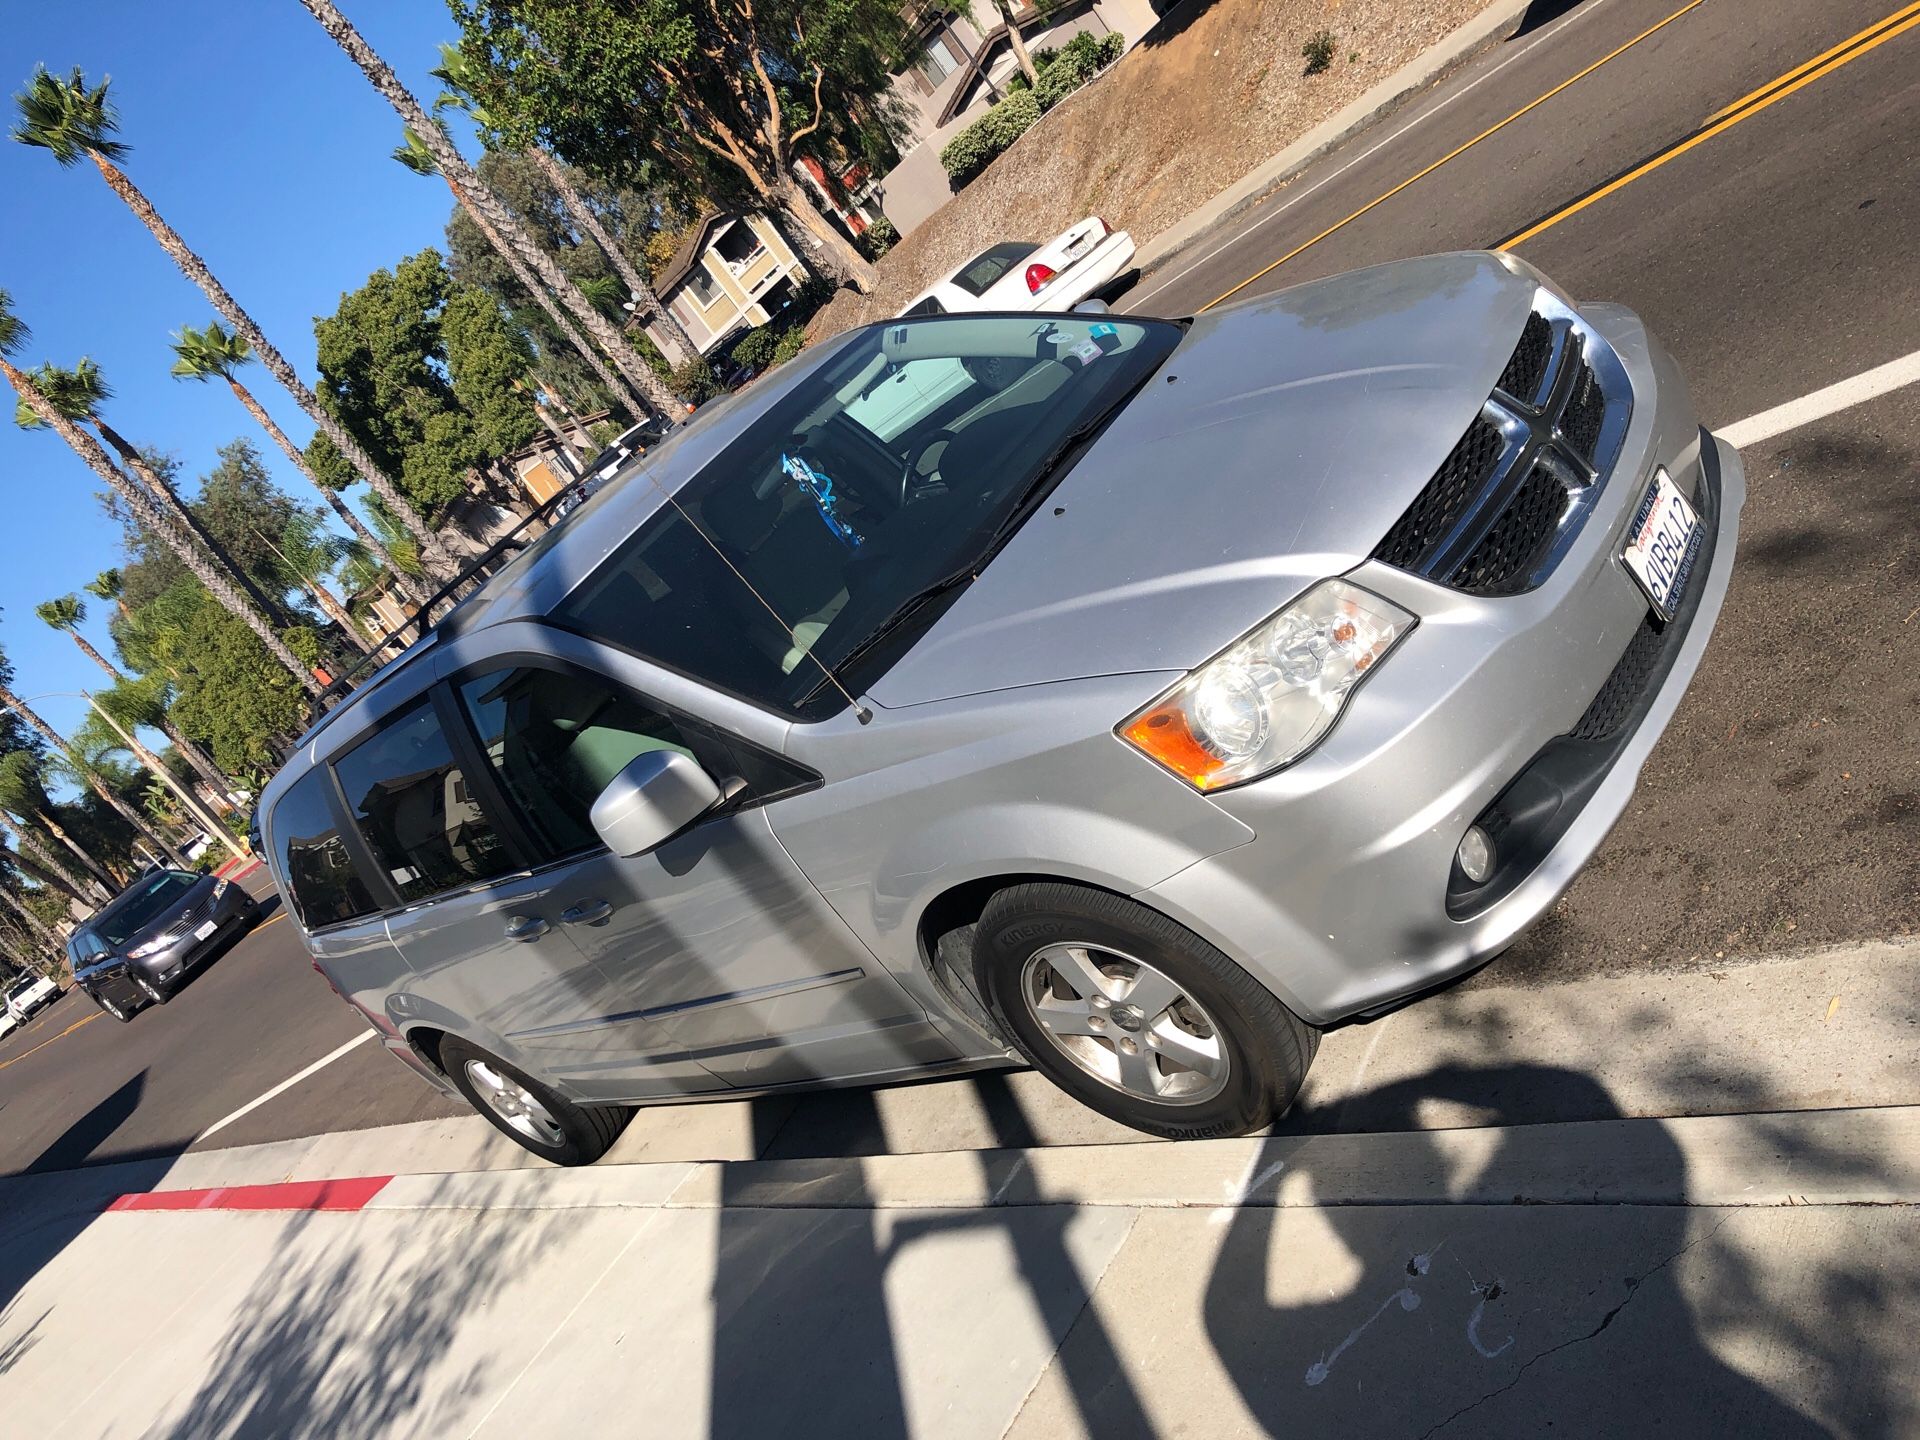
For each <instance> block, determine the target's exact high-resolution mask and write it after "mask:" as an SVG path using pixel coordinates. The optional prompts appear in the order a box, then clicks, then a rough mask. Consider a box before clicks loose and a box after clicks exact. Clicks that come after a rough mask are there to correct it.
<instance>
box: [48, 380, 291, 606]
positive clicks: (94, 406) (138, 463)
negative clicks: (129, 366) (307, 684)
mask: <svg viewBox="0 0 1920 1440" xmlns="http://www.w3.org/2000/svg"><path fill="white" fill-rule="evenodd" d="M33 383H34V384H36V385H38V386H39V387H40V393H41V394H43V395H45V396H46V397H47V399H49V400H50V401H52V402H53V405H54V407H55V408H56V409H57V410H59V411H60V413H61V414H62V415H65V416H66V417H67V418H68V419H69V420H77V421H84V422H85V423H87V424H89V425H91V426H93V428H94V430H95V432H96V433H98V434H99V436H100V438H101V439H102V440H104V441H106V442H107V444H108V445H110V446H112V447H113V449H114V450H115V452H116V453H118V454H119V456H120V463H121V464H122V465H124V466H126V467H127V469H129V470H131V471H133V473H134V474H135V475H136V476H138V477H139V478H140V480H141V481H142V482H143V483H144V484H145V485H146V487H147V489H148V490H150V491H152V492H153V495H154V497H155V498H156V499H158V500H159V501H161V502H162V503H163V504H164V505H165V506H166V509H167V512H168V513H169V514H170V515H172V516H173V518H174V519H175V520H176V521H177V522H178V523H179V524H180V525H181V526H182V527H184V528H185V529H186V530H187V531H188V532H189V533H191V534H192V535H193V537H194V538H195V539H196V540H198V541H199V542H200V543H201V545H203V546H205V547H206V550H207V553H208V554H210V555H212V556H213V558H214V559H215V560H216V561H217V562H218V563H219V564H220V565H221V566H222V567H223V568H224V569H225V570H226V572H227V573H228V574H229V575H231V576H233V578H234V580H235V582H237V583H238V584H239V586H240V588H241V589H242V590H244V591H246V592H247V598H248V599H249V600H251V601H252V602H253V603H254V604H255V605H257V606H259V607H260V610H261V612H262V613H264V614H265V615H266V617H267V619H268V621H269V622H270V623H272V624H273V625H275V626H276V627H282V628H284V627H285V625H286V623H287V614H286V609H285V607H284V606H283V605H282V604H281V603H280V602H279V601H276V600H274V599H272V598H271V597H270V596H268V595H267V593H266V592H265V591H264V590H262V589H261V588H260V586H259V585H258V584H257V583H256V582H255V581H254V578H253V577H252V576H251V575H249V574H247V572H246V571H245V570H244V569H242V568H241V567H240V566H239V565H236V564H235V563H234V559H233V556H231V555H229V554H228V553H227V548H226V546H224V545H222V544H221V543H220V542H219V541H218V540H217V539H215V538H214V537H213V536H212V535H211V534H209V533H208V531H207V527H206V526H204V525H202V524H201V523H200V517H199V516H197V515H195V514H194V513H193V511H192V510H191V509H189V508H188V507H187V505H186V504H185V503H184V502H183V501H182V500H181V499H180V496H179V494H178V493H177V492H176V491H175V490H174V488H173V486H172V485H171V484H169V483H168V482H167V481H166V480H165V479H164V478H162V476H161V475H160V473H159V472H158V471H157V470H155V469H154V468H153V467H152V466H151V465H149V464H147V462H146V459H145V457H144V456H142V455H141V454H140V452H139V451H138V450H136V449H134V448H133V445H132V444H131V443H130V442H129V441H128V440H127V438H126V437H125V436H124V435H122V434H121V433H120V432H119V431H117V430H115V429H114V428H113V427H112V426H111V425H109V424H107V422H106V420H105V418H104V417H103V416H102V415H101V414H100V406H101V404H102V403H103V402H105V401H107V400H110V399H112V398H113V390H112V389H111V388H110V387H109V386H108V384H107V382H106V380H105V379H104V378H103V377H102V376H101V374H100V367H99V366H97V365H95V364H94V363H93V361H91V360H89V359H88V358H87V357H86V356H84V355H83V356H81V357H80V363H79V364H77V365H75V366H74V367H73V369H71V370H62V369H61V368H60V367H59V366H57V365H54V364H51V363H48V364H45V365H41V366H40V367H38V368H37V369H36V370H35V371H34V372H33ZM13 419H14V423H15V424H16V425H18V426H19V427H20V428H21V429H22V430H38V429H42V428H44V425H45V422H44V421H42V420H41V419H40V417H39V416H38V415H36V414H34V413H33V409H32V407H30V406H29V405H28V404H27V402H26V401H24V400H18V401H16V402H15V403H14V407H13Z"/></svg>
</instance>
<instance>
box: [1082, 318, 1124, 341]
mask: <svg viewBox="0 0 1920 1440" xmlns="http://www.w3.org/2000/svg"><path fill="white" fill-rule="evenodd" d="M1087 334H1089V335H1090V336H1092V337H1093V338H1094V340H1096V341H1099V340H1108V339H1112V340H1118V339H1119V338H1120V327H1119V326H1118V325H1113V324H1109V323H1108V322H1107V321H1105V320H1102V321H1101V322H1100V323H1099V324H1098V325H1096V326H1094V327H1093V328H1092V329H1091V330H1089V331H1088V332H1087Z"/></svg>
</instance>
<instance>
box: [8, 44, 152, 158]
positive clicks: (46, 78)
mask: <svg viewBox="0 0 1920 1440" xmlns="http://www.w3.org/2000/svg"><path fill="white" fill-rule="evenodd" d="M111 83H112V81H111V80H102V81H101V82H100V83H99V84H98V85H93V86H89V85H88V84H87V77H86V75H85V74H84V73H83V72H82V71H81V70H80V69H78V68H77V67H76V68H75V69H74V71H73V73H72V74H71V75H69V76H68V77H67V78H66V79H64V80H62V79H61V78H60V77H59V76H57V75H55V74H53V73H52V72H51V71H49V70H48V69H47V68H46V66H44V65H41V66H38V67H36V68H35V70H34V72H33V79H31V80H29V81H28V82H27V88H26V89H24V90H22V91H21V92H20V93H19V94H17V95H15V96H14V97H13V104H14V108H15V109H16V110H17V111H18V112H19V116H20V118H19V121H18V122H17V123H16V124H15V125H14V127H13V138H14V139H15V140H18V141H19V142H20V143H21V144H22V145H35V146H38V147H39V148H41V149H43V150H46V151H49V152H50V153H51V154H52V155H53V158H54V159H55V160H57V161H59V163H60V164H62V165H73V164H76V163H78V162H79V161H80V160H82V159H83V158H85V157H86V156H88V155H98V156H100V157H101V158H102V159H106V160H118V159H119V158H121V157H122V156H123V155H125V154H126V153H127V150H128V148H129V147H128V146H126V145H125V144H123V143H122V142H120V141H118V140H115V139H114V138H113V136H114V133H115V132H116V131H118V130H119V128H120V120H119V117H118V116H117V115H116V114H115V113H114V108H113V101H112V100H111V99H109V98H108V96H107V87H108V86H109V85H110V84H111Z"/></svg>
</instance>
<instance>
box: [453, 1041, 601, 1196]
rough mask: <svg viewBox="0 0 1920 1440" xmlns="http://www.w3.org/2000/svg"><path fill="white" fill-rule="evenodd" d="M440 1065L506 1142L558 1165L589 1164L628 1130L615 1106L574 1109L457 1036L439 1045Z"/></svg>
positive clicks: (579, 1106) (547, 1090)
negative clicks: (516, 1144)
mask: <svg viewBox="0 0 1920 1440" xmlns="http://www.w3.org/2000/svg"><path fill="white" fill-rule="evenodd" d="M440 1063H441V1065H442V1066H444V1067H445V1069H446V1072H447V1077H448V1078H449V1079H450V1080H452V1081H453V1083H454V1087H455V1088H456V1089H458V1090H459V1092H460V1093H461V1094H462V1095H464V1096H465V1097H466V1099H467V1103H468V1104H469V1105H471V1106H473V1108H474V1109H475V1110H478V1111H479V1112H480V1113H481V1114H482V1115H484V1116H486V1118H487V1119H488V1120H489V1121H491V1122H492V1123H493V1126H494V1128H495V1129H497V1130H499V1131H500V1133H501V1134H503V1135H505V1136H506V1137H507V1138H508V1139H510V1140H513V1141H516V1142H518V1143H519V1144H521V1145H524V1146H525V1147H526V1148H527V1149H528V1150H531V1151H532V1152H533V1153H534V1154H535V1155H538V1156H539V1157H540V1158H541V1159H543V1160H551V1161H552V1162H553V1163H554V1164H556V1165H591V1164H592V1163H593V1162H594V1161H596V1160H598V1159H599V1158H600V1157H601V1156H602V1155H604V1154H606V1153H607V1148H608V1147H609V1146H611V1145H612V1144H613V1142H614V1141H615V1140H616V1139H618V1138H619V1136H620V1132H621V1131H622V1130H624V1129H626V1128H627V1122H628V1121H629V1120H631V1119H632V1118H633V1112H632V1111H631V1110H628V1109H626V1108H625V1107H624V1106H619V1105H575V1104H574V1103H573V1102H572V1101H570V1100H568V1099H566V1098H565V1097H563V1096H561V1095H559V1094H557V1093H556V1092H555V1091H554V1090H553V1089H551V1088H550V1087H549V1086H546V1085H543V1084H541V1083H540V1082H539V1081H538V1080H535V1079H534V1078H533V1077H531V1076H530V1075H527V1074H526V1073H524V1072H523V1071H521V1070H518V1069H516V1068H515V1067H513V1066H512V1065H509V1064H507V1062H506V1061H504V1060H501V1059H499V1058H498V1057H496V1056H493V1055H489V1054H488V1053H487V1052H486V1051H484V1050H482V1049H481V1048H480V1047H479V1046H477V1045H469V1044H468V1043H467V1042H466V1041H464V1040H461V1039H459V1038H457V1037H455V1036H451V1035H450V1036H448V1037H447V1038H446V1039H445V1040H443V1041H441V1042H440Z"/></svg>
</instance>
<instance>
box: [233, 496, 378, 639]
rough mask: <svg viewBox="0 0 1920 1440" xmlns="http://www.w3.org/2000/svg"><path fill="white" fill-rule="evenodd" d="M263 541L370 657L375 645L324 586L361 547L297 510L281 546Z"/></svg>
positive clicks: (309, 515) (327, 615) (321, 607)
mask: <svg viewBox="0 0 1920 1440" xmlns="http://www.w3.org/2000/svg"><path fill="white" fill-rule="evenodd" d="M260 538H261V539H262V540H265V541H266V543H267V547H268V548H269V549H271V550H272V551H273V553H274V554H275V555H278V556H279V557H280V563H281V564H282V565H284V566H286V568H287V571H288V573H289V574H290V575H292V576H293V578H294V579H295V580H296V581H297V582H298V583H299V584H300V585H301V586H302V587H304V588H305V590H306V592H307V593H308V594H309V595H311V596H313V599H314V603H315V604H316V605H318V606H319V607H320V609H321V611H322V612H323V613H324V614H325V615H326V617H327V618H328V619H329V620H331V621H333V623H334V624H336V625H338V626H339V627H340V631H341V633H342V634H343V635H345V636H346V637H347V640H348V642H349V643H351V644H352V645H353V647H354V648H355V649H357V650H358V651H359V652H360V653H361V654H362V655H371V654H372V653H373V645H372V644H371V643H370V642H369V641H368V639H367V637H366V636H365V635H363V634H361V633H360V625H359V622H357V621H356V620H355V619H354V618H353V616H351V615H349V614H348V613H347V607H346V606H345V605H342V604H341V603H340V600H339V598H338V597H337V596H335V595H334V593H333V592H332V591H331V590H329V589H327V587H326V585H325V584H324V583H323V582H324V581H325V578H326V577H327V576H328V575H330V574H332V573H333V571H334V569H335V568H336V567H338V566H339V565H341V564H344V563H345V562H346V560H347V559H348V558H349V557H351V556H352V555H353V553H354V552H355V551H356V550H357V549H359V548H360V547H359V546H358V545H356V544H355V543H354V542H353V541H351V540H349V539H347V537H346V536H344V535H336V534H334V533H333V532H332V531H331V530H328V529H327V528H326V527H325V526H324V525H322V524H321V523H320V521H319V519H318V517H316V516H314V515H311V514H309V513H307V512H306V511H304V510H297V511H295V512H294V513H293V515H292V517H291V518H289V519H288V521H287V526H286V529H285V530H283V531H282V532H281V533H280V541H279V543H278V544H275V543H274V542H273V540H271V539H270V538H268V537H267V536H265V535H262V536H261V537H260Z"/></svg>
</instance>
